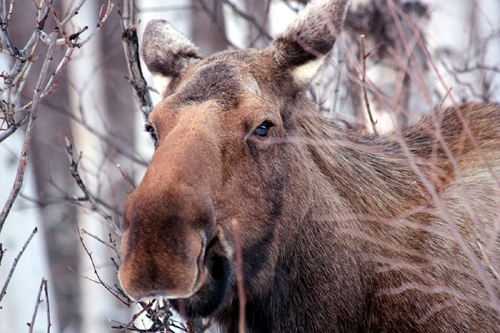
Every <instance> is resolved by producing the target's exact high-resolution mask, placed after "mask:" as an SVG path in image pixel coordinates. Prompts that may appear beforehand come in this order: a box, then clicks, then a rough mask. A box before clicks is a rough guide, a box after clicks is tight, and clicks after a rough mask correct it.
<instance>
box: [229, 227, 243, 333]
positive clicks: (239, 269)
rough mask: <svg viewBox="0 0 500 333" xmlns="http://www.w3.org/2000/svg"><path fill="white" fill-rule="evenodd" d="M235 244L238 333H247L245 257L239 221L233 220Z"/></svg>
mask: <svg viewBox="0 0 500 333" xmlns="http://www.w3.org/2000/svg"><path fill="white" fill-rule="evenodd" d="M232 224H233V232H234V243H235V248H236V286H237V288H238V301H239V315H238V333H245V331H246V328H245V326H246V318H245V304H246V298H245V288H244V286H243V255H242V253H241V228H240V224H239V223H238V221H236V220H233V222H232Z"/></svg>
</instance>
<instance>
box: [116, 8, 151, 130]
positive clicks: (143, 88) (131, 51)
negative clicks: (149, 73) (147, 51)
mask: <svg viewBox="0 0 500 333" xmlns="http://www.w3.org/2000/svg"><path fill="white" fill-rule="evenodd" d="M123 7H124V12H123V13H121V12H119V14H120V16H121V18H122V20H121V22H122V45H123V50H124V52H125V58H126V59H127V68H128V73H129V82H130V85H131V86H132V88H133V92H134V95H135V97H136V99H137V102H138V103H139V108H140V109H141V112H142V114H143V115H144V119H145V120H146V121H147V120H148V118H149V114H150V113H151V111H153V101H152V99H151V95H150V94H149V89H148V84H147V82H146V80H145V79H144V75H143V74H142V69H141V63H140V56H139V39H138V37H137V30H136V27H137V25H133V26H131V25H130V24H131V22H132V20H131V18H132V1H131V0H124V1H123Z"/></svg>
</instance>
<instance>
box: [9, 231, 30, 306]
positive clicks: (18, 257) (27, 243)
mask: <svg viewBox="0 0 500 333" xmlns="http://www.w3.org/2000/svg"><path fill="white" fill-rule="evenodd" d="M37 231H38V228H35V229H33V231H32V232H31V235H30V236H29V237H28V239H27V240H26V242H24V245H23V247H22V248H21V251H19V253H18V255H17V257H16V258H15V259H14V263H13V264H12V267H11V268H10V271H9V274H8V275H7V280H5V283H4V285H3V288H2V292H1V293H0V303H1V302H2V299H3V297H4V296H5V294H7V287H8V286H9V282H10V279H11V278H12V275H13V274H14V270H15V269H16V266H17V263H18V262H19V259H21V256H22V255H23V253H24V250H26V248H27V247H28V245H29V243H30V242H31V240H32V239H33V236H35V234H36V233H37ZM2 253H3V252H2Z"/></svg>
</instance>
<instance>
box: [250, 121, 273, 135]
mask: <svg viewBox="0 0 500 333" xmlns="http://www.w3.org/2000/svg"><path fill="white" fill-rule="evenodd" d="M271 127H273V124H272V123H271V122H269V121H265V122H263V123H262V124H260V125H259V127H257V128H256V129H255V130H254V131H253V134H255V135H257V136H260V137H261V138H265V137H267V135H268V134H269V129H270V128H271Z"/></svg>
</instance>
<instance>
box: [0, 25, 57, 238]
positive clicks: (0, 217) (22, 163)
mask: <svg viewBox="0 0 500 333" xmlns="http://www.w3.org/2000/svg"><path fill="white" fill-rule="evenodd" d="M57 33H58V31H53V32H52V36H53V41H52V43H51V44H50V46H49V49H48V50H47V54H46V56H45V61H44V62H43V65H42V69H41V71H40V75H39V77H38V81H37V83H36V86H35V95H34V96H33V105H32V108H31V112H30V118H29V122H28V128H27V129H26V135H25V138H24V144H23V149H22V151H21V157H20V158H19V164H18V167H17V174H16V179H15V181H14V186H13V188H12V190H11V192H10V195H9V198H8V199H7V202H6V203H5V206H4V208H3V210H2V213H1V214H0V232H1V231H2V228H3V225H4V223H5V219H6V218H7V215H9V212H10V210H11V208H12V205H13V204H14V201H15V200H16V198H17V195H18V194H19V191H20V190H21V187H22V184H23V181H24V172H25V169H26V165H27V163H28V152H29V149H30V144H31V139H32V136H33V132H32V131H33V126H34V121H35V119H36V116H37V111H38V103H39V101H40V93H41V86H42V83H43V82H44V81H45V76H46V75H47V71H48V69H49V64H50V62H51V61H52V55H53V53H54V49H55V46H56V43H55V41H56V38H55V36H56V35H57Z"/></svg>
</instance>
